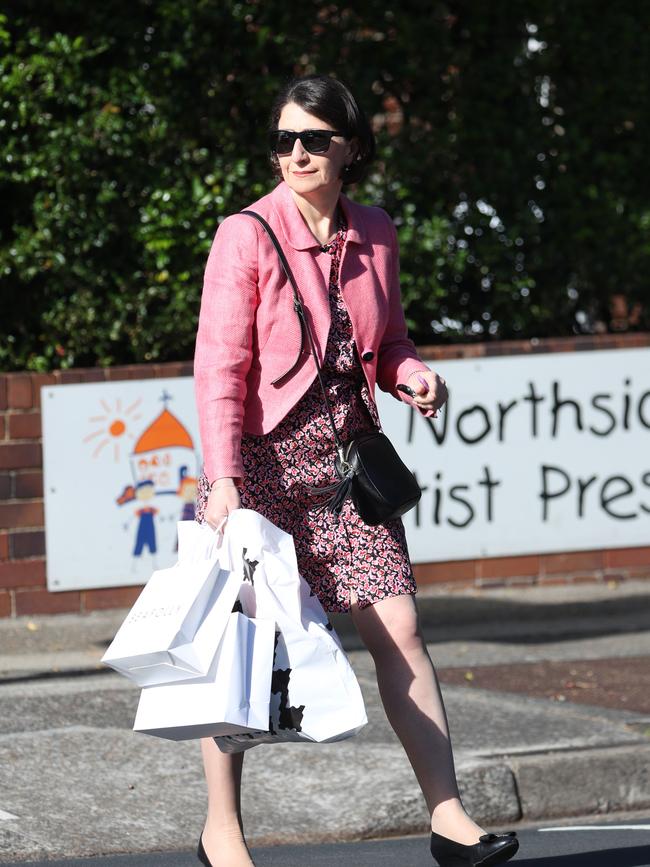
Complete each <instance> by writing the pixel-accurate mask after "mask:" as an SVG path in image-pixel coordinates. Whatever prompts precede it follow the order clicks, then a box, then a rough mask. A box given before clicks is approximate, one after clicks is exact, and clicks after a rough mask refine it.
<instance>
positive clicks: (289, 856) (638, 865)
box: [0, 816, 650, 867]
mask: <svg viewBox="0 0 650 867" xmlns="http://www.w3.org/2000/svg"><path fill="white" fill-rule="evenodd" d="M518 837H519V840H520V844H521V845H520V849H519V852H518V853H517V855H516V856H515V857H514V858H513V859H512V860H511V861H510V862H509V863H510V864H516V865H517V867H650V816H648V818H647V819H636V820H634V821H629V820H619V821H609V822H590V823H589V824H588V825H584V824H580V825H578V824H576V825H564V826H558V825H550V824H545V825H542V826H539V827H538V828H525V829H522V830H520V831H518ZM253 855H254V857H255V864H256V865H257V867H280V865H282V867H326V865H334V864H335V865H337V867H396V865H399V867H425V865H426V867H431V865H433V864H434V861H433V859H432V858H431V856H430V855H429V853H428V839H427V838H426V837H403V838H399V839H395V840H372V841H369V842H364V843H328V844H325V845H321V846H275V847H270V848H256V849H253ZM198 863H199V862H198V860H197V859H196V857H195V856H194V854H193V853H187V852H166V853H160V852H154V853H151V854H147V855H114V856H111V857H109V858H83V859H71V860H67V861H29V862H25V861H22V862H5V861H0V864H3V865H5V867H196V865H197V864H198Z"/></svg>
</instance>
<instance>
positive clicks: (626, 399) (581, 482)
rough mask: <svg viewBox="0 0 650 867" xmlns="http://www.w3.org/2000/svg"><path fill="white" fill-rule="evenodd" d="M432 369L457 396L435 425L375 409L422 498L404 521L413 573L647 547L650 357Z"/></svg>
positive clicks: (386, 403)
mask: <svg viewBox="0 0 650 867" xmlns="http://www.w3.org/2000/svg"><path fill="white" fill-rule="evenodd" d="M430 366H431V367H433V368H434V369H435V370H436V371H437V372H438V373H439V374H440V375H441V376H443V377H444V379H445V380H446V381H447V384H448V388H449V393H450V398H449V401H448V403H447V405H446V407H445V409H444V411H443V412H442V413H441V414H440V417H439V418H438V419H435V420H433V419H424V418H423V417H421V416H419V414H418V416H419V417H418V418H410V419H407V420H406V421H405V420H404V418H403V417H402V416H401V414H400V415H398V413H396V412H394V411H393V409H392V407H391V402H392V403H394V401H393V399H392V398H390V397H389V396H387V395H383V394H381V395H380V396H379V399H378V404H379V409H380V413H381V415H382V419H383V427H384V430H385V432H386V433H387V434H388V436H389V437H390V438H391V439H392V440H393V441H394V442H395V445H396V447H397V449H398V450H399V452H400V454H401V456H402V459H403V460H404V461H405V462H406V463H407V464H408V466H409V467H410V469H411V470H413V471H414V472H415V474H416V476H417V478H418V481H419V482H420V485H421V486H422V487H423V488H424V493H423V495H422V499H421V501H420V503H419V504H418V507H417V508H416V509H413V510H412V511H411V512H409V513H408V514H406V515H405V516H404V524H405V526H406V529H407V536H408V540H409V550H410V553H411V559H412V560H413V562H416V563H418V562H432V561H441V560H454V559H473V558H477V557H484V556H488V557H493V556H502V555H511V554H529V553H538V552H548V551H572V550H580V549H583V550H584V549H597V548H619V547H633V546H637V545H648V544H649V543H650V349H629V350H610V351H598V352H578V353H556V354H555V353H554V354H545V355H534V356H528V355H518V356H510V357H498V358H487V359H481V360H480V361H479V360H475V359H463V360H453V361H444V360H439V361H436V362H435V363H434V362H431V363H430ZM412 415H413V413H411V416H412Z"/></svg>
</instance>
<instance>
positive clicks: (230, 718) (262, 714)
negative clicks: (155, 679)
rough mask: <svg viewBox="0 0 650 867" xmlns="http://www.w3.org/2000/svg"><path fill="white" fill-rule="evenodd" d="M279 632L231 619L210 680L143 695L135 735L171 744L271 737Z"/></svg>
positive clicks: (151, 690)
mask: <svg viewBox="0 0 650 867" xmlns="http://www.w3.org/2000/svg"><path fill="white" fill-rule="evenodd" d="M274 636H275V627H274V625H273V623H272V622H271V621H266V620H258V619H252V618H249V617H246V616H245V615H243V614H240V613H239V612H234V613H232V614H230V615H229V617H228V623H227V626H226V630H225V632H224V633H223V636H222V638H221V641H220V643H219V646H218V648H217V651H216V654H215V655H214V659H213V662H212V665H211V667H210V670H209V672H208V674H207V676H206V677H203V678H200V679H197V680H191V681H186V682H184V683H170V684H163V685H161V686H148V687H145V688H144V689H143V690H142V693H141V695H140V703H139V704H138V711H137V714H136V718H135V723H134V725H133V729H134V731H138V732H143V733H145V734H149V735H155V736H157V737H161V738H167V739H169V740H175V741H180V740H188V739H190V738H201V737H210V736H212V737H214V736H217V735H223V734H231V733H234V732H236V733H242V732H250V731H259V730H265V731H268V721H269V696H270V689H271V670H272V665H273V642H274Z"/></svg>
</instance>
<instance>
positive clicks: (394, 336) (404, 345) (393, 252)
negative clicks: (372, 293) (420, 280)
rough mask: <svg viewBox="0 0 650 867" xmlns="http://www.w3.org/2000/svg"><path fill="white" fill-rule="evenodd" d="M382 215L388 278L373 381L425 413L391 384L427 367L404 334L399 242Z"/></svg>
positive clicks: (390, 221) (393, 227)
mask: <svg viewBox="0 0 650 867" xmlns="http://www.w3.org/2000/svg"><path fill="white" fill-rule="evenodd" d="M383 213H384V216H385V218H386V221H387V223H388V225H389V231H390V248H389V266H388V273H389V280H390V285H389V287H388V304H389V314H388V323H387V325H386V329H385V331H384V334H383V337H382V339H381V344H380V346H379V352H378V354H377V384H378V385H379V388H381V390H382V391H387V392H388V393H389V394H392V395H393V397H395V398H397V400H402V401H404V403H408V404H410V405H411V406H414V407H415V408H416V409H417V410H418V412H419V413H420V414H421V415H424V416H425V417H429V416H432V415H433V410H426V411H424V410H423V409H422V408H421V407H419V406H418V405H417V404H416V403H415V402H414V401H413V399H412V398H410V397H409V396H408V395H407V394H404V392H402V391H397V389H396V388H395V386H396V385H398V383H406V381H407V380H408V378H409V376H411V374H412V373H416V372H417V371H418V370H422V371H425V370H427V371H428V370H430V368H429V367H428V366H427V365H426V364H425V363H424V362H423V361H422V359H421V358H420V356H419V355H418V354H417V351H416V348H415V344H414V343H413V341H412V340H411V338H410V337H409V336H408V327H407V325H406V319H405V318H404V308H403V307H402V294H401V291H400V283H399V244H398V241H397V231H396V229H395V224H394V223H393V221H392V219H391V218H390V216H389V215H388V214H387V213H386V212H385V211H384V212H383Z"/></svg>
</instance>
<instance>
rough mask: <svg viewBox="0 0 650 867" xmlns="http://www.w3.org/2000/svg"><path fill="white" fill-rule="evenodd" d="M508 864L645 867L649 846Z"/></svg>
mask: <svg viewBox="0 0 650 867" xmlns="http://www.w3.org/2000/svg"><path fill="white" fill-rule="evenodd" d="M510 863H512V864H513V865H516V867H647V865H648V864H650V846H632V847H630V848H629V849H601V850H599V851H597V852H580V853H578V854H574V855H549V856H546V855H544V856H542V857H541V858H524V859H523V860H518V859H515V860H514V861H512V862H510Z"/></svg>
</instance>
